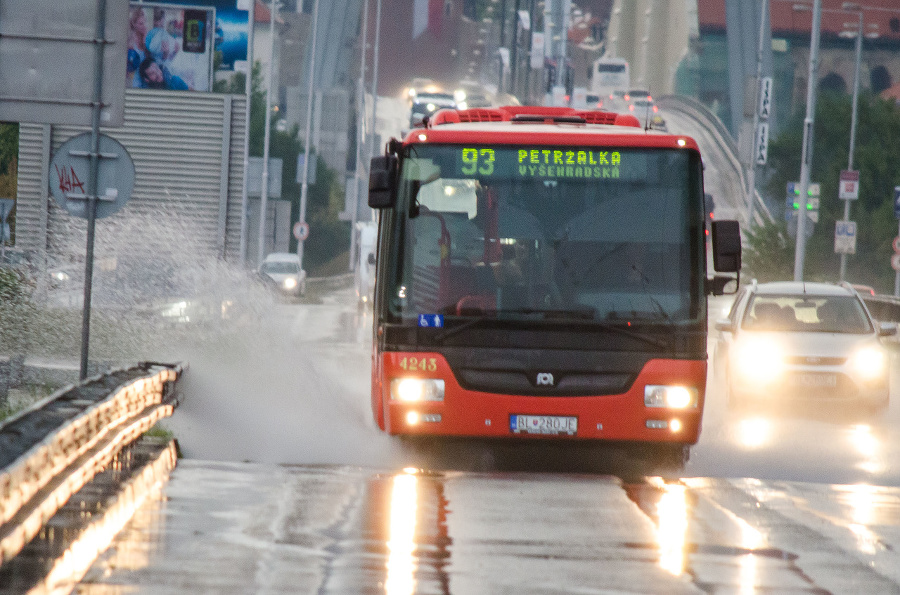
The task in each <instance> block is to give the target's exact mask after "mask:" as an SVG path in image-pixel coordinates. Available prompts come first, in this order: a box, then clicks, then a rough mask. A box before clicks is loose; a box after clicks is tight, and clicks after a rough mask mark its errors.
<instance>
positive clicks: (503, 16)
mask: <svg viewBox="0 0 900 595" xmlns="http://www.w3.org/2000/svg"><path fill="white" fill-rule="evenodd" d="M500 47H501V48H505V47H506V0H500ZM497 58H498V59H499V60H500V78H499V79H498V80H499V83H498V84H497V92H498V93H503V89H504V87H503V74H504V68H503V55H502V54H500V53H498V56H497Z"/></svg>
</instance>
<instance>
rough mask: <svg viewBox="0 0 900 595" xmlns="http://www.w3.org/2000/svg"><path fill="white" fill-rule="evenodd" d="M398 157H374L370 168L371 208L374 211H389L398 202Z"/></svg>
mask: <svg viewBox="0 0 900 595" xmlns="http://www.w3.org/2000/svg"><path fill="white" fill-rule="evenodd" d="M398 171H399V160H398V159H397V156H396V155H383V156H381V157H373V158H372V161H371V165H370V167H369V206H370V207H371V208H373V209H389V208H392V207H393V206H394V203H395V202H396V200H397V172H398Z"/></svg>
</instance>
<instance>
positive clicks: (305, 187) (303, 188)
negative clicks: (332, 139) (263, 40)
mask: <svg viewBox="0 0 900 595" xmlns="http://www.w3.org/2000/svg"><path fill="white" fill-rule="evenodd" d="M318 28H319V0H315V1H314V2H313V15H312V39H311V40H310V50H309V73H308V74H309V81H308V84H307V87H306V135H305V136H304V137H303V182H302V183H301V184H300V216H299V218H298V221H299V222H300V223H306V196H307V194H308V193H309V145H310V142H311V141H312V134H311V132H310V129H311V128H312V113H313V85H314V83H315V80H316V76H315V75H316V30H317V29H318ZM304 241H305V240H297V256H298V257H299V258H300V269H301V270H303V242H304Z"/></svg>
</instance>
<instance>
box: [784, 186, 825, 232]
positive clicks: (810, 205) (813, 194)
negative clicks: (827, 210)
mask: <svg viewBox="0 0 900 595" xmlns="http://www.w3.org/2000/svg"><path fill="white" fill-rule="evenodd" d="M820 191H821V188H820V186H819V184H818V183H817V182H810V184H809V187H808V188H807V190H806V213H807V215H808V216H809V218H810V220H811V221H813V222H818V221H819V193H820ZM784 206H785V209H784V218H785V219H786V220H788V221H790V220H791V217H792V216H793V215H792V214H793V213H794V212H796V211H798V210H800V182H788V183H787V196H786V197H785V205H784Z"/></svg>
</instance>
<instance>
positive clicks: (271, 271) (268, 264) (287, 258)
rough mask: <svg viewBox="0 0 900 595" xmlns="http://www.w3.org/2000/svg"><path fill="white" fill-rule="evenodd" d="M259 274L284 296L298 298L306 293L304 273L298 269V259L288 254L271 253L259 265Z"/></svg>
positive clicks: (294, 255)
mask: <svg viewBox="0 0 900 595" xmlns="http://www.w3.org/2000/svg"><path fill="white" fill-rule="evenodd" d="M259 274H260V275H262V276H263V277H264V278H266V279H270V280H271V282H272V283H273V284H274V285H275V287H277V288H278V290H279V291H280V292H281V293H283V294H286V295H289V296H294V297H298V296H301V295H303V294H305V293H306V271H304V270H303V269H302V268H300V257H299V256H297V255H296V254H292V253H290V252H273V253H271V254H269V255H268V256H266V258H265V260H263V262H262V264H261V265H259Z"/></svg>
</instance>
